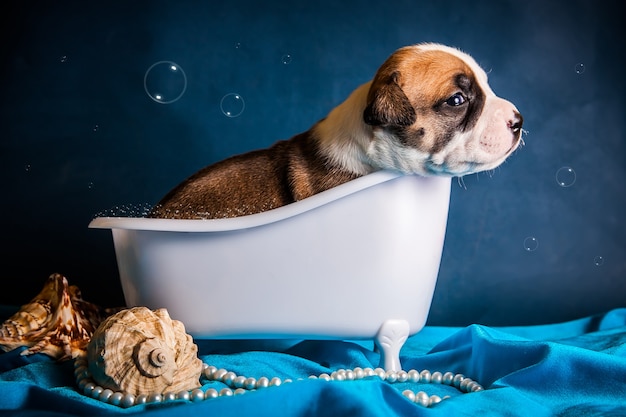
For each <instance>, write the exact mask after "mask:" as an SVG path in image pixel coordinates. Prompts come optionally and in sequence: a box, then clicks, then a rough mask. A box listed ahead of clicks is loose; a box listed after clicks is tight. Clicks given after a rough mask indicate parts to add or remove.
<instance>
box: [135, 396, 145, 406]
mask: <svg viewBox="0 0 626 417" xmlns="http://www.w3.org/2000/svg"><path fill="white" fill-rule="evenodd" d="M147 400H148V396H147V395H146V394H141V395H138V396H137V397H136V398H135V404H145V403H146V401H147Z"/></svg>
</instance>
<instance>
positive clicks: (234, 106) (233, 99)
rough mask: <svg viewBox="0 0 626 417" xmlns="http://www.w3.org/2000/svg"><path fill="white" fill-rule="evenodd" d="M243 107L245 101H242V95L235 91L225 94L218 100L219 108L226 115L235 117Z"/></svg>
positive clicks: (244, 106)
mask: <svg viewBox="0 0 626 417" xmlns="http://www.w3.org/2000/svg"><path fill="white" fill-rule="evenodd" d="M245 108H246V103H245V102H244V101H243V97H241V96H240V95H239V94H237V93H229V94H226V95H225V96H224V97H222V100H221V101H220V109H222V113H224V115H225V116H227V117H237V116H239V115H241V113H243V110H244V109H245Z"/></svg>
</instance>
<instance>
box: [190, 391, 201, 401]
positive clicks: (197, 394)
mask: <svg viewBox="0 0 626 417" xmlns="http://www.w3.org/2000/svg"><path fill="white" fill-rule="evenodd" d="M189 398H190V399H191V401H193V402H198V401H203V400H204V391H202V390H201V389H200V388H196V389H194V390H193V391H191V393H190V394H189Z"/></svg>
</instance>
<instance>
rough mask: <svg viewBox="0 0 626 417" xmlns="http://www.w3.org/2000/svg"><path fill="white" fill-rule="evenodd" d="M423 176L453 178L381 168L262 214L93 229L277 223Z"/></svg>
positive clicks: (116, 220) (129, 221)
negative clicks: (397, 181) (384, 185)
mask: <svg viewBox="0 0 626 417" xmlns="http://www.w3.org/2000/svg"><path fill="white" fill-rule="evenodd" d="M411 176H413V177H419V178H421V179H423V180H424V181H444V180H447V181H450V178H448V177H424V176H420V175H416V174H403V173H400V172H397V171H390V170H380V171H376V172H372V173H370V174H367V175H364V176H362V177H358V178H355V179H354V180H351V181H349V182H347V183H344V184H341V185H338V186H336V187H333V188H331V189H329V190H326V191H322V192H321V193H318V194H315V195H313V196H311V197H308V198H305V199H303V200H300V201H297V202H295V203H291V204H287V205H285V206H281V207H277V208H275V209H272V210H268V211H264V212H261V213H256V214H250V215H246V216H239V217H232V218H225V219H162V218H147V217H96V218H94V219H92V220H91V222H90V223H89V226H88V227H89V228H90V229H127V230H151V231H162V232H222V231H230V230H241V229H249V228H253V227H258V226H262V225H267V224H271V223H275V222H278V221H281V220H284V219H287V218H290V217H294V216H297V215H299V214H302V213H305V212H307V211H310V210H313V209H315V208H317V207H321V206H323V205H326V204H328V203H331V202H333V201H336V200H339V199H341V198H343V197H346V196H348V195H350V194H354V193H356V192H359V191H361V190H365V189H367V188H370V187H373V186H375V185H378V184H382V183H384V182H387V181H391V180H394V179H397V178H401V177H411Z"/></svg>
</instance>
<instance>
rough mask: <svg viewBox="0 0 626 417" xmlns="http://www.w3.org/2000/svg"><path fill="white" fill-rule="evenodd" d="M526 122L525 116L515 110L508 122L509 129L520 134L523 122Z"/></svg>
mask: <svg viewBox="0 0 626 417" xmlns="http://www.w3.org/2000/svg"><path fill="white" fill-rule="evenodd" d="M523 123H524V118H523V117H522V115H521V114H520V113H519V112H518V111H513V117H512V118H511V119H510V120H509V121H508V122H507V124H508V126H509V129H511V132H513V133H514V134H516V135H517V134H519V133H520V132H521V130H522V124H523Z"/></svg>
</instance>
